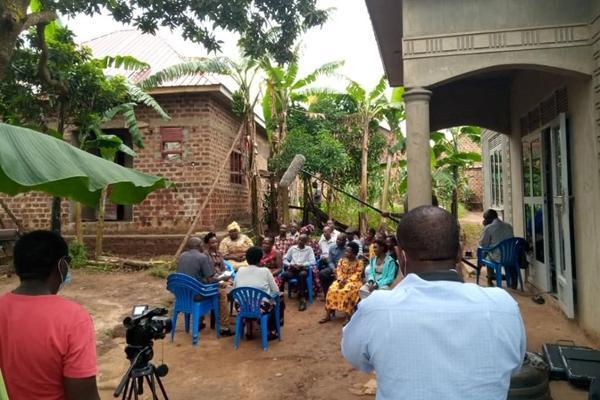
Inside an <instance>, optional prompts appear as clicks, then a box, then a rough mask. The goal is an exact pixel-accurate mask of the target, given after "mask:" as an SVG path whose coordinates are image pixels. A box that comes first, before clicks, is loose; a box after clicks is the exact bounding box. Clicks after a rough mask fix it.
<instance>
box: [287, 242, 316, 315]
mask: <svg viewBox="0 0 600 400" xmlns="http://www.w3.org/2000/svg"><path fill="white" fill-rule="evenodd" d="M307 243H308V236H306V235H305V234H301V235H300V236H299V237H298V244H296V245H293V246H292V247H290V248H289V249H288V251H287V254H286V255H285V257H284V258H283V266H284V270H285V272H284V273H283V275H281V277H282V279H283V281H284V282H288V281H289V280H290V279H297V280H298V297H299V299H300V304H299V306H298V310H300V311H304V310H306V278H307V277H308V272H307V271H308V268H310V266H311V265H315V253H314V251H313V249H312V248H311V247H310V246H307V245H306V244H307Z"/></svg>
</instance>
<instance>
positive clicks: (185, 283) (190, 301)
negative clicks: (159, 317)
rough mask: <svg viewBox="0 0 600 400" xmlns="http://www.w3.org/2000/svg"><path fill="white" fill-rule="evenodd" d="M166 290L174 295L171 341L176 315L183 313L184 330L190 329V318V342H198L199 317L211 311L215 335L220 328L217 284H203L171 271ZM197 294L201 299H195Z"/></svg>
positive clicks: (175, 326) (195, 343) (173, 335)
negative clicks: (213, 318)
mask: <svg viewBox="0 0 600 400" xmlns="http://www.w3.org/2000/svg"><path fill="white" fill-rule="evenodd" d="M167 290H169V292H171V293H173V294H174V295H175V303H174V304H173V316H172V318H171V322H172V324H173V328H172V330H171V341H173V340H174V338H175V329H176V328H177V316H178V315H179V313H183V314H184V317H185V331H186V332H187V333H189V331H190V317H191V318H192V344H193V345H194V346H196V345H197V344H198V332H199V325H200V317H202V316H203V315H205V314H208V313H210V312H211V311H212V312H213V315H214V317H215V327H216V332H217V337H219V336H220V335H219V332H220V329H221V326H220V322H219V284H218V283H213V284H203V283H200V282H198V281H197V280H196V279H194V278H192V277H191V276H189V275H185V274H179V273H173V274H170V275H169V276H168V277H167ZM198 296H201V298H202V300H200V301H195V300H194V299H196V298H197V297H198Z"/></svg>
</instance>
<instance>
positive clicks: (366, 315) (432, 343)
mask: <svg viewBox="0 0 600 400" xmlns="http://www.w3.org/2000/svg"><path fill="white" fill-rule="evenodd" d="M458 230H459V228H458V224H457V221H456V219H455V218H454V217H452V215H451V214H450V213H448V212H447V211H445V210H443V209H441V208H439V207H432V206H423V207H418V208H415V209H414V210H411V211H410V212H409V213H407V214H406V215H405V216H404V217H403V218H402V221H401V222H400V224H399V226H398V232H397V236H398V241H399V244H400V246H401V248H402V250H403V251H404V253H405V254H406V272H407V276H406V277H405V278H404V279H403V280H402V281H401V282H400V283H399V284H398V285H397V286H396V287H395V288H394V289H392V290H389V291H386V290H378V291H375V292H374V293H373V294H371V296H369V297H368V298H367V299H366V300H364V301H362V302H361V303H359V306H358V311H357V312H356V313H355V314H354V316H353V317H352V319H351V320H350V323H349V324H348V325H346V327H345V328H344V334H343V339H342V353H343V355H344V357H345V358H346V359H347V360H348V361H349V362H350V363H351V364H352V365H353V366H355V367H356V368H358V369H360V370H362V371H365V372H369V371H373V370H375V372H376V374H377V400H405V399H419V400H429V399H431V400H438V399H444V400H481V399H486V400H505V399H506V397H507V394H508V389H509V385H510V377H511V374H512V373H513V372H514V371H516V370H517V369H518V368H519V367H520V366H521V364H522V362H523V358H524V356H525V328H524V326H523V320H522V319H521V314H520V312H519V307H518V305H517V303H516V302H515V301H514V300H513V298H512V297H511V296H510V295H509V294H508V293H507V292H505V291H504V290H502V289H500V288H482V287H480V286H478V285H475V284H472V283H463V282H462V280H461V279H460V277H459V275H458V274H457V272H456V270H454V266H455V265H456V262H457V260H459V257H460V246H459V233H458ZM478 334H481V335H485V340H473V335H478Z"/></svg>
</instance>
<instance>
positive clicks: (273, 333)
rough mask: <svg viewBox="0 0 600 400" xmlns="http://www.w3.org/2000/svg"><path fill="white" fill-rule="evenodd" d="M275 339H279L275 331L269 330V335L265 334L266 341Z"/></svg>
mask: <svg viewBox="0 0 600 400" xmlns="http://www.w3.org/2000/svg"><path fill="white" fill-rule="evenodd" d="M277 339H279V335H277V333H275V332H270V333H269V335H268V336H267V340H268V341H271V340H277Z"/></svg>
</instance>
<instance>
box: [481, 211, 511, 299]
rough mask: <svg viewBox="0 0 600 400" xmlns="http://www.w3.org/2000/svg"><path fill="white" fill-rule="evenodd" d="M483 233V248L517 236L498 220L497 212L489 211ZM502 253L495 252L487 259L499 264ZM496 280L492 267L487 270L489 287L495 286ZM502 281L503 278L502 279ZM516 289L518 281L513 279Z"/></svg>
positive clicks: (506, 224) (486, 214)
mask: <svg viewBox="0 0 600 400" xmlns="http://www.w3.org/2000/svg"><path fill="white" fill-rule="evenodd" d="M483 226H484V228H483V231H482V232H481V237H480V239H479V246H481V247H491V246H495V245H497V244H498V243H500V242H502V241H503V240H506V239H510V238H513V237H514V236H515V235H514V233H513V227H512V226H511V225H510V224H509V223H507V222H503V221H501V220H500V219H499V218H498V213H497V212H496V210H492V209H489V210H487V211H486V212H484V213H483ZM500 257H501V254H500V251H499V249H497V250H494V251H493V252H491V253H489V254H488V255H487V256H486V258H487V259H488V260H491V261H495V262H499V261H500ZM495 279H496V276H495V273H494V270H493V269H492V268H490V267H488V269H487V283H488V286H493V283H492V281H493V280H495ZM500 279H502V277H500ZM511 282H513V283H514V284H515V285H514V286H515V288H516V283H517V280H516V279H511Z"/></svg>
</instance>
